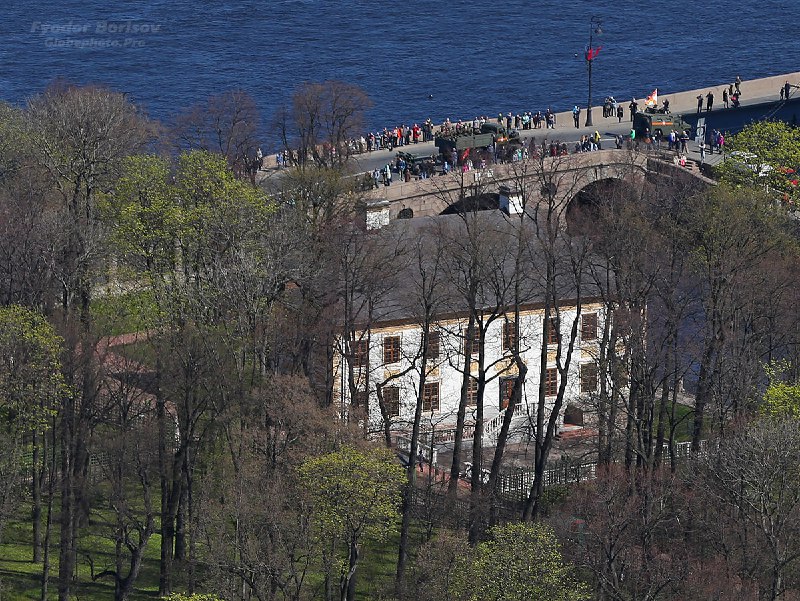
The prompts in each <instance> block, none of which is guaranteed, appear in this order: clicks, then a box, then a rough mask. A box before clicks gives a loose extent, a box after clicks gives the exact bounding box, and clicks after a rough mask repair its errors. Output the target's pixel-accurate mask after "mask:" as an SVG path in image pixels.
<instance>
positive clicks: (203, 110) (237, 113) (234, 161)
mask: <svg viewBox="0 0 800 601" xmlns="http://www.w3.org/2000/svg"><path fill="white" fill-rule="evenodd" d="M259 127H260V116H259V112H258V107H257V106H256V102H255V100H253V97H252V96H250V94H248V93H247V92H245V91H243V90H231V91H229V92H225V93H223V94H218V95H215V96H209V97H208V99H207V100H206V101H205V102H203V103H201V104H197V105H195V106H193V107H191V108H189V109H188V110H186V111H185V112H183V113H181V114H179V115H178V116H177V117H176V118H175V125H174V129H173V135H174V136H175V139H176V143H177V146H178V148H179V149H180V150H184V151H185V150H206V151H208V152H214V153H218V154H221V155H222V156H224V157H225V159H226V160H227V161H228V165H229V166H230V168H231V169H232V170H233V172H234V174H235V175H236V176H237V177H239V178H247V179H250V180H253V181H254V178H255V173H256V172H257V171H258V169H259V168H260V164H258V162H257V157H256V152H257V149H258V148H259V147H260V145H259V142H258V133H259V132H258V130H259Z"/></svg>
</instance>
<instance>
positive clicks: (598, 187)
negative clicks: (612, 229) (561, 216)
mask: <svg viewBox="0 0 800 601" xmlns="http://www.w3.org/2000/svg"><path fill="white" fill-rule="evenodd" d="M634 199H635V190H634V189H633V187H632V186H631V185H630V184H629V183H628V182H625V181H623V180H621V179H616V178H605V179H600V180H597V181H596V182H592V183H591V184H588V185H586V186H584V187H583V188H581V190H580V191H579V192H578V193H577V194H576V195H575V196H573V197H572V200H570V202H569V204H568V205H567V215H566V216H567V232H568V233H569V234H570V235H584V236H590V237H593V236H596V235H598V234H599V233H600V232H598V231H597V221H598V218H599V217H600V213H601V211H602V210H603V208H604V207H613V206H615V205H617V204H619V203H620V202H628V201H631V200H634Z"/></svg>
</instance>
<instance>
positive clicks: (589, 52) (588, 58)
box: [586, 15, 603, 127]
mask: <svg viewBox="0 0 800 601" xmlns="http://www.w3.org/2000/svg"><path fill="white" fill-rule="evenodd" d="M602 22H603V21H602V20H601V19H600V17H597V16H594V15H593V16H592V18H591V19H590V20H589V49H588V50H587V51H586V62H587V63H589V101H588V102H587V103H586V126H587V127H591V126H593V125H594V123H593V122H592V62H594V56H593V54H594V49H593V48H592V43H593V41H594V38H593V36H594V34H595V33H597V34H598V35H600V34H601V33H602V31H601V29H600V25H601V24H602ZM595 26H597V27H596V28H595Z"/></svg>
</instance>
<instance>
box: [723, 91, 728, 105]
mask: <svg viewBox="0 0 800 601" xmlns="http://www.w3.org/2000/svg"><path fill="white" fill-rule="evenodd" d="M722 105H723V106H724V107H725V108H728V90H722Z"/></svg>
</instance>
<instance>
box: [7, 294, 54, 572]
mask: <svg viewBox="0 0 800 601" xmlns="http://www.w3.org/2000/svg"><path fill="white" fill-rule="evenodd" d="M61 346H62V340H61V338H60V337H59V336H57V335H56V333H55V331H54V330H53V327H52V326H51V325H50V324H49V323H48V322H47V320H46V319H45V318H44V316H42V315H41V314H39V313H36V312H35V311H31V310H30V309H26V308H24V307H20V306H15V305H12V306H10V307H2V308H0V432H2V435H0V482H3V486H2V487H0V538H2V532H3V525H4V522H5V519H6V518H7V517H8V516H9V515H10V514H11V513H12V512H13V510H14V508H15V507H16V501H18V500H19V496H20V494H21V493H22V488H23V485H24V478H23V477H22V475H23V469H24V467H25V466H24V465H23V461H22V457H23V452H24V451H25V450H26V449H28V448H30V450H32V451H33V456H32V466H31V467H32V470H33V474H32V476H33V496H34V499H33V500H34V503H33V515H32V517H33V521H34V554H35V555H36V556H37V557H38V551H39V550H40V535H41V532H40V517H41V494H40V493H41V478H42V470H43V467H42V465H40V461H39V458H40V455H42V453H41V444H42V442H43V438H44V433H45V431H46V430H47V428H48V420H49V418H50V417H51V416H52V415H53V411H54V409H53V407H54V404H55V403H56V402H57V399H58V398H59V397H60V396H61V395H62V394H63V393H65V392H66V387H65V385H64V379H63V377H62V375H61V361H60V358H59V356H60V353H61ZM26 441H30V442H32V447H27V445H26Z"/></svg>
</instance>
